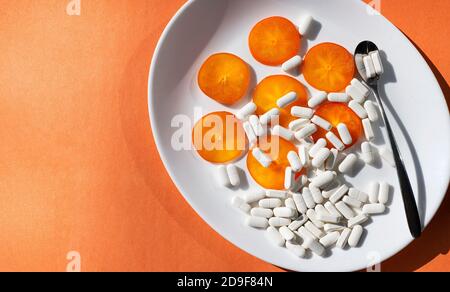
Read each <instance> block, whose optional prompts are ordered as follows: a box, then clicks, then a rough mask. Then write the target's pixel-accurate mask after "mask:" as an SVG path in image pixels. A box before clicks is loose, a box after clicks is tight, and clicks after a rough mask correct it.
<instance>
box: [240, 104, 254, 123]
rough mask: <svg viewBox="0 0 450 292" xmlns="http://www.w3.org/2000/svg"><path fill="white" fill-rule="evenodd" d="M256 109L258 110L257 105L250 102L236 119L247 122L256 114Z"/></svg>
mask: <svg viewBox="0 0 450 292" xmlns="http://www.w3.org/2000/svg"><path fill="white" fill-rule="evenodd" d="M256 109H257V106H256V104H255V103H253V102H250V103H248V104H247V105H245V106H244V107H243V108H241V109H240V110H239V111H238V112H237V113H236V117H237V118H238V119H240V120H246V119H247V118H248V117H249V116H250V115H252V114H254V113H255V112H256Z"/></svg>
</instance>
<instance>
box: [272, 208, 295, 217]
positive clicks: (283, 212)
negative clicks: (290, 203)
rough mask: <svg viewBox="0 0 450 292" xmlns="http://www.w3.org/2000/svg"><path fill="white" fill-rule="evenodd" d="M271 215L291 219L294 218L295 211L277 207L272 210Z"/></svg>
mask: <svg viewBox="0 0 450 292" xmlns="http://www.w3.org/2000/svg"><path fill="white" fill-rule="evenodd" d="M273 214H274V215H275V217H281V218H291V217H294V215H295V211H294V210H293V209H291V208H288V207H278V208H275V209H273Z"/></svg>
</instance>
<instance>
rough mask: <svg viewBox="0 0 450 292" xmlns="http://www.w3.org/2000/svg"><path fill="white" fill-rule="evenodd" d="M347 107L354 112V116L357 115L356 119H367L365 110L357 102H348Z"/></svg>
mask: <svg viewBox="0 0 450 292" xmlns="http://www.w3.org/2000/svg"><path fill="white" fill-rule="evenodd" d="M348 107H349V108H350V109H351V110H352V111H354V112H355V114H357V115H358V117H359V118H360V119H365V118H367V112H366V110H365V109H364V107H363V106H362V105H361V104H359V103H358V102H357V101H355V100H352V101H350V103H349V104H348Z"/></svg>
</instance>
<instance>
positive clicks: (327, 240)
mask: <svg viewBox="0 0 450 292" xmlns="http://www.w3.org/2000/svg"><path fill="white" fill-rule="evenodd" d="M339 236H340V233H339V232H338V231H334V232H331V233H328V234H327V235H325V236H324V237H322V238H321V239H320V241H319V242H320V244H322V245H323V246H324V247H325V248H327V247H330V246H332V245H333V244H335V243H336V242H337V241H338V239H339Z"/></svg>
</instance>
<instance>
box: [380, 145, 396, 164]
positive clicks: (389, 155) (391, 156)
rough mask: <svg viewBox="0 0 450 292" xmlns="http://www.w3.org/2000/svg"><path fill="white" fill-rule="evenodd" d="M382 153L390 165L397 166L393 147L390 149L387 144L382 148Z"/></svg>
mask: <svg viewBox="0 0 450 292" xmlns="http://www.w3.org/2000/svg"><path fill="white" fill-rule="evenodd" d="M380 155H381V157H383V159H384V161H386V162H387V163H388V164H389V165H390V166H392V167H396V164H395V160H394V154H393V153H392V151H391V149H389V148H388V147H387V146H383V147H382V148H381V149H380Z"/></svg>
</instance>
